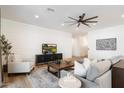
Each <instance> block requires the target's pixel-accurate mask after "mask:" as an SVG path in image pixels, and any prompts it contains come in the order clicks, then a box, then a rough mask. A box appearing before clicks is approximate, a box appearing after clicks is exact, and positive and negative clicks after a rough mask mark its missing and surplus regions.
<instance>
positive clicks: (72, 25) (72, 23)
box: [69, 23, 77, 26]
mask: <svg viewBox="0 0 124 93" xmlns="http://www.w3.org/2000/svg"><path fill="white" fill-rule="evenodd" d="M76 24H77V23H72V24H69V25H70V26H73V25H76Z"/></svg>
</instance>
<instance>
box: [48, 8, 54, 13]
mask: <svg viewBox="0 0 124 93" xmlns="http://www.w3.org/2000/svg"><path fill="white" fill-rule="evenodd" d="M47 11H49V12H55V10H54V9H52V8H47Z"/></svg>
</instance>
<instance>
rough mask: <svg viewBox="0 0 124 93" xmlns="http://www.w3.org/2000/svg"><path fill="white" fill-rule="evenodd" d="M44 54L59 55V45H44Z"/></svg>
mask: <svg viewBox="0 0 124 93" xmlns="http://www.w3.org/2000/svg"><path fill="white" fill-rule="evenodd" d="M42 53H43V54H52V53H53V54H54V53H57V45H56V44H47V43H44V44H42Z"/></svg>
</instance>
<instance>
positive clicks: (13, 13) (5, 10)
mask: <svg viewBox="0 0 124 93" xmlns="http://www.w3.org/2000/svg"><path fill="white" fill-rule="evenodd" d="M0 7H1V14H2V17H3V18H7V19H11V20H15V21H20V22H24V23H28V24H33V25H37V26H41V27H45V28H49V29H56V30H60V31H66V32H87V31H90V30H96V29H102V28H107V27H110V26H115V25H120V24H124V19H122V18H121V15H122V14H124V5H123V6H121V5H119V6H117V5H109V6H107V5H104V6H103V5H25V6H15V5H11V6H10V5H9V6H7V5H4V6H0ZM47 8H52V9H54V10H55V11H54V12H51V11H47ZM82 13H86V14H87V15H86V17H92V16H99V18H98V19H96V20H98V23H97V25H95V26H94V25H92V24H91V28H88V27H86V26H84V25H81V26H80V28H79V29H78V31H76V30H75V29H76V25H73V26H70V25H68V24H65V25H64V26H61V24H63V23H64V22H65V21H70V19H68V16H71V17H75V18H78V16H79V15H82ZM34 15H39V18H38V19H36V18H35V17H34Z"/></svg>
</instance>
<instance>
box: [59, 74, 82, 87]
mask: <svg viewBox="0 0 124 93" xmlns="http://www.w3.org/2000/svg"><path fill="white" fill-rule="evenodd" d="M58 83H59V86H60V87H61V88H80V87H81V81H80V80H79V79H77V78H76V77H74V76H69V77H68V76H66V77H63V78H60V79H59V82H58Z"/></svg>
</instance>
